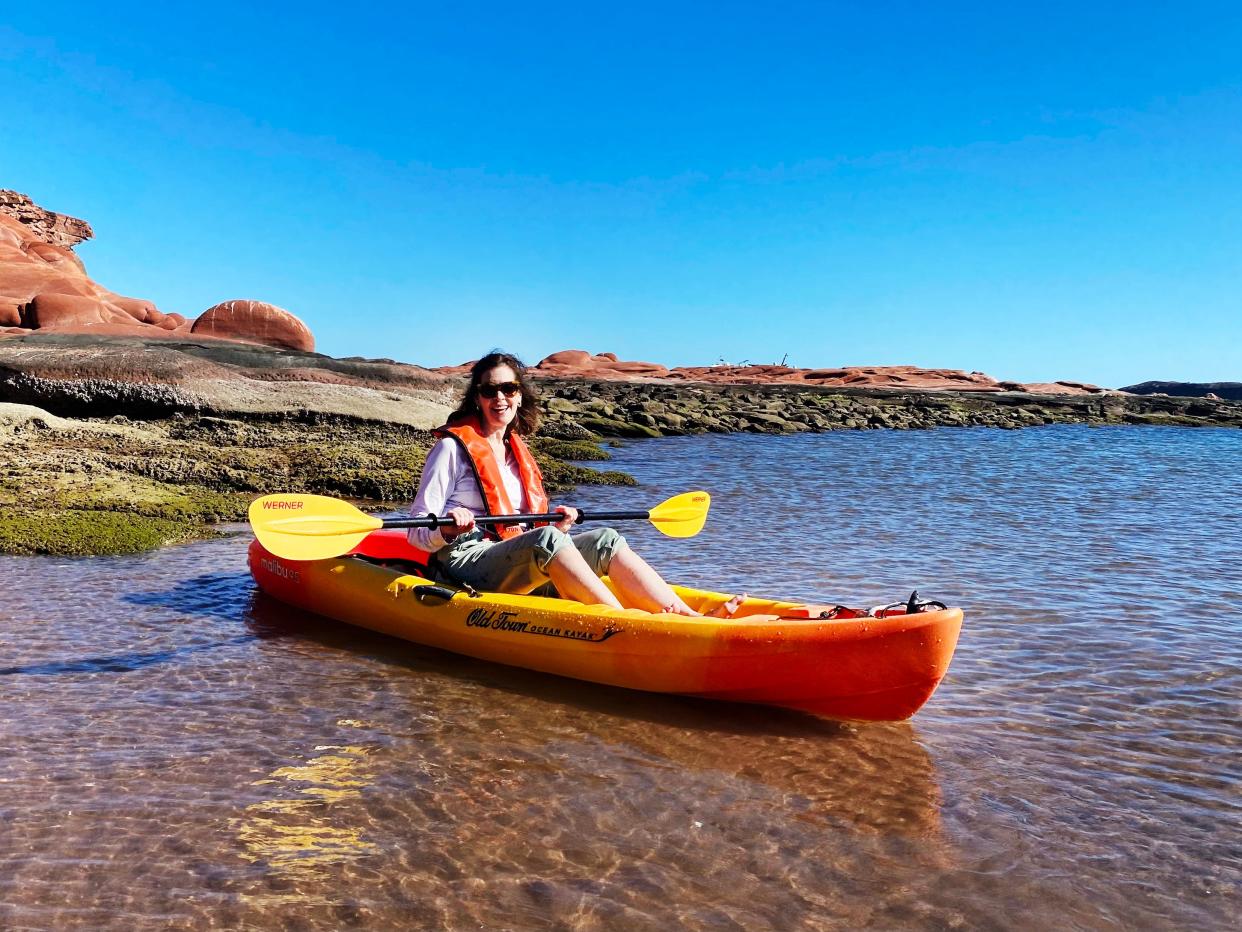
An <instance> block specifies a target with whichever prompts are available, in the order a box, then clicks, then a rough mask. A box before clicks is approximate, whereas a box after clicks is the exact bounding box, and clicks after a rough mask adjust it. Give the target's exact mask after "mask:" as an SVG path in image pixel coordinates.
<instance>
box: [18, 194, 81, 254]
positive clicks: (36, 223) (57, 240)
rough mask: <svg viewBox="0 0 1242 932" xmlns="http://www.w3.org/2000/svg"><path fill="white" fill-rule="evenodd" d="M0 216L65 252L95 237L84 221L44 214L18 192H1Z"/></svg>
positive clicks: (45, 211) (47, 211)
mask: <svg viewBox="0 0 1242 932" xmlns="http://www.w3.org/2000/svg"><path fill="white" fill-rule="evenodd" d="M0 213H5V214H8V215H9V216H10V217H13V218H14V219H16V220H19V221H21V222H22V223H23V224H25V225H26V226H27V227H29V228H30V229H31V230H32V231H33V232H34V234H35V236H36V237H38V238H39V239H40V240H42V241H43V242H45V243H50V244H51V245H53V246H59V247H62V248H64V249H72V248H73V247H74V246H76V245H77V244H78V243H80V242H82V241H83V240H88V239H90V238H91V237H92V236H94V235H95V234H94V232H93V231H92V230H91V225H90V224H89V223H87V222H86V221H85V220H79V219H78V218H77V217H70V216H67V215H65V214H58V213H55V212H54V211H51V210H44V209H43V208H42V207H40V206H39V205H38V204H36V203H35V202H34V201H32V200H31V199H30V198H29V197H27V196H26V195H25V194H20V193H18V192H17V191H8V190H3V189H0ZM74 258H77V257H76V256H75V257H74ZM79 264H81V263H79Z"/></svg>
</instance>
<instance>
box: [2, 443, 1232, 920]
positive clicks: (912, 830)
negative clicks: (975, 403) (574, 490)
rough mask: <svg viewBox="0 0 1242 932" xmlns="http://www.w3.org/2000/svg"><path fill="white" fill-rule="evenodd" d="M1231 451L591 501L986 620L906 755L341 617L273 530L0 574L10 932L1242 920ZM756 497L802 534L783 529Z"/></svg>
mask: <svg viewBox="0 0 1242 932" xmlns="http://www.w3.org/2000/svg"><path fill="white" fill-rule="evenodd" d="M1240 459H1242V432H1236V431H1235V432H1229V431H1188V430H1187V431H1183V430H1159V429H1144V430H1136V431H1121V430H1119V431H1110V430H1103V431H1097V430H1090V429H1085V428H1084V429H1077V428H1075V429H1061V428H1057V429H1050V430H1032V431H1024V432H1018V433H1008V432H1000V431H987V430H977V431H976V430H972V431H953V430H938V431H930V432H922V433H918V434H901V433H894V432H883V431H880V432H862V433H849V434H835V435H826V436H821V437H813V436H803V437H785V438H779V437H715V438H685V439H672V440H668V441H654V442H651V443H649V444H633V445H631V446H629V447H626V448H624V449H622V450H620V451H618V459H617V463H616V465H617V467H618V468H621V469H626V470H629V471H631V472H634V473H635V474H637V475H638V476H639V478H640V479H641V480H642V481H644V482H645V483H646V485H645V486H644V487H641V488H639V489H622V488H608V489H584V490H582V492H581V493H580V495H579V496H577V502H576V503H577V504H581V505H584V506H586V507H593V506H598V505H605V504H606V505H608V506H610V507H617V508H629V507H635V508H639V507H645V506H646V505H648V504H650V501H653V500H660V499H661V498H664V497H667V495H670V494H672V493H674V492H679V491H684V488H685V486H686V481H685V477H686V476H687V475H691V476H695V477H696V482H695V484H699V483H700V482H701V484H702V485H704V486H705V487H707V488H710V489H711V490H712V492H713V499H714V501H713V509H714V515H713V519H712V521H710V522H709V524H708V527H707V528H706V529H705V531H704V532H703V534H702V535H700V537H699V538H696V539H695V541H694V542H692V543H687V542H685V541H672V540H669V539H665V538H661V537H660V536H659V535H658V534H656V533H654V532H653V531H651V530H649V529H645V528H644V527H633V528H630V527H627V528H626V533H627V535H631V536H632V537H633V538H634V540H635V542H636V543H637V544H639V545H640V546H641V547H642V549H643V551H644V553H647V554H649V555H650V557H651V559H652V560H653V561H654V562H655V563H656V564H657V565H658V566H660V567H661V568H662V569H663V570H665V571H666V572H667V573H668V574H669V575H670V576H671V577H673V578H675V579H694V580H701V581H702V582H703V583H704V584H707V585H709V586H710V587H711V588H717V589H730V588H747V589H751V590H754V591H755V592H756V593H758V594H779V595H786V596H791V597H803V596H805V597H813V598H823V599H828V600H841V601H845V602H848V603H851V604H878V603H880V602H885V601H890V600H891V597H892V596H893V595H894V594H903V595H904V594H905V593H906V592H908V591H909V589H910V588H914V587H915V586H917V587H918V588H919V589H920V590H921V591H923V592H924V593H925V594H930V595H934V596H937V597H939V598H941V599H945V600H948V601H952V602H957V603H962V604H964V606H965V608H966V609H967V622H966V627H965V629H964V631H963V637H962V641H961V645H960V647H959V650H958V653H957V656H956V657H955V659H954V662H953V666H952V668H951V669H950V671H949V676H948V677H947V679H946V680H945V683H944V684H943V685H942V687H941V689H940V691H939V692H938V693H937V694H936V696H935V697H933V699H932V701H931V703H930V704H929V705H928V706H926V707H925V708H924V709H923V710H922V711H921V712H920V713H919V715H918V716H917V718H916V719H915V720H914V722H913V723H910V724H897V725H867V726H851V725H840V724H833V723H830V722H825V721H821V720H818V719H815V718H812V717H809V716H805V715H800V714H798V713H794V712H786V711H781V710H772V709H763V708H758V707H750V706H744V705H724V704H716V703H711V702H707V701H704V700H692V699H679V698H673V697H666V696H656V695H646V694H638V693H631V692H626V691H623V690H618V689H611V688H608V687H603V686H594V685H589V684H583V683H578V682H575V681H572V680H564V679H557V678H554V677H549V676H544V675H541V674H534V673H529V672H526V671H522V670H517V669H513V668H507V667H503V666H498V665H493V664H487V663H483V662H480V661H476V660H471V659H469V658H463V657H457V656H453V655H450V654H445V653H441V652H437V651H434V650H431V649H428V648H423V647H418V646H415V645H410V644H405V643H403V642H400V641H395V640H392V639H388V638H384V637H382V636H379V635H375V634H372V633H370V632H365V631H361V630H355V629H351V628H348V627H347V626H344V625H338V624H336V623H332V622H327V621H324V620H318V619H315V618H313V617H311V616H308V615H306V614H305V613H303V612H299V611H296V610H293V609H288V608H286V607H285V606H283V605H280V604H279V603H276V602H273V601H271V600H268V599H264V598H256V595H255V592H254V589H253V587H252V585H251V584H250V582H249V578H248V577H247V576H246V574H245V572H244V569H243V567H244V565H245V547H246V544H247V543H248V541H247V539H246V538H245V537H244V536H237V537H233V538H226V539H223V540H217V541H211V542H207V543H203V544H197V545H192V546H184V547H175V548H170V549H168V550H164V551H160V552H159V553H154V554H148V555H142V556H137V557H123V558H109V559H49V558H30V559H15V558H0V578H2V579H3V580H4V581H5V586H4V588H3V592H2V593H0V670H3V672H4V675H0V743H2V744H3V746H4V747H5V748H6V753H5V754H3V755H0V824H2V830H0V928H5V929H7V928H32V929H111V928H115V929H126V930H130V929H164V928H187V929H200V928H204V929H205V928H306V929H340V928H347V927H351V926H365V927H371V928H446V929H459V928H478V927H482V928H505V929H546V928H563V929H574V930H579V929H581V930H587V929H617V928H624V929H627V930H629V929H637V930H644V929H652V930H656V929H658V930H666V929H669V928H688V929H738V928H746V929H752V928H753V929H759V928H779V929H782V930H786V929H788V930H819V929H824V928H863V927H872V928H885V929H924V928H944V927H961V928H1013V927H1037V928H1044V927H1046V928H1084V929H1095V928H1146V927H1163V928H1197V929H1212V928H1232V925H1233V921H1234V920H1235V919H1236V916H1237V915H1238V914H1239V912H1242V896H1240V894H1239V885H1240V871H1239V865H1238V858H1237V854H1238V851H1237V835H1236V829H1235V826H1236V824H1237V818H1238V814H1239V811H1238V805H1237V798H1238V795H1237V789H1238V774H1237V768H1236V754H1237V748H1238V745H1239V743H1240V742H1242V735H1240V734H1239V725H1238V722H1239V716H1238V696H1239V695H1242V632H1240V631H1239V620H1238V614H1237V611H1236V605H1237V602H1238V599H1239V597H1240V596H1239V593H1238V586H1237V573H1236V568H1237V554H1236V543H1235V541H1236V528H1234V527H1233V526H1232V524H1231V520H1232V518H1231V516H1232V514H1233V507H1234V505H1235V504H1236V502H1235V499H1236V487H1235V484H1234V480H1233V478H1231V477H1233V476H1234V475H1235V474H1236V469H1233V468H1232V465H1233V464H1235V463H1236V462H1238V461H1239V460H1240ZM1067 463H1072V464H1073V469H1072V470H1070V469H1068V468H1067V467H1066V465H1065V464H1067ZM808 467H810V468H808ZM756 488H780V489H781V490H782V494H781V495H780V496H777V497H772V498H771V500H769V501H766V502H765V505H766V507H768V508H770V509H772V510H773V511H774V512H777V513H780V512H781V509H787V513H784V514H781V515H780V517H779V520H778V521H777V524H778V525H780V526H787V527H790V528H801V529H803V531H804V533H802V534H801V535H800V536H799V537H797V538H796V539H795V538H794V537H792V536H791V537H790V538H789V539H788V540H786V539H785V538H783V537H781V536H779V535H774V534H772V533H771V531H770V527H769V526H768V525H765V526H764V527H756V526H755V524H754V522H753V520H750V516H751V515H752V514H753V506H754V490H755V489H756ZM757 581H759V582H757Z"/></svg>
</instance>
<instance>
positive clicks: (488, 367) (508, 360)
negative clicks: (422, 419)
mask: <svg viewBox="0 0 1242 932" xmlns="http://www.w3.org/2000/svg"><path fill="white" fill-rule="evenodd" d="M497 366H508V367H509V368H510V369H512V370H513V374H514V375H515V376H516V377H517V383H518V384H519V385H520V386H522V404H521V405H520V406H519V407H518V409H517V416H516V417H515V418H514V419H513V423H512V424H511V425H509V429H510V430H512V431H514V432H516V433H518V434H521V435H523V436H528V435H530V434H533V433H534V432H535V430H536V429H537V428H538V427H539V418H540V410H539V394H538V393H537V392H536V391H535V389H534V387H533V386H532V384H531V381H530V379H528V378H527V377H526V366H524V365H522V360H520V359H518V358H517V357H516V356H514V355H513V354H512V353H506V352H504V351H503V350H498V349H497V350H492V351H491V352H490V353H488V354H487V355H486V356H484V357H483V358H482V359H480V360H479V361H478V362H476V363H475V364H474V365H473V366H471V367H470V384H469V385H467V386H466V394H465V397H463V398H462V400H461V404H459V405H458V406H457V410H456V411H454V412H453V413H452V414H450V415H449V419H448V422H449V423H450V424H452V423H455V422H456V421H459V420H464V419H466V418H475V419H476V420H478V419H479V383H480V382H482V381H483V376H485V375H487V373H489V372H491V371H492V370H493V369H495V368H496V367H497Z"/></svg>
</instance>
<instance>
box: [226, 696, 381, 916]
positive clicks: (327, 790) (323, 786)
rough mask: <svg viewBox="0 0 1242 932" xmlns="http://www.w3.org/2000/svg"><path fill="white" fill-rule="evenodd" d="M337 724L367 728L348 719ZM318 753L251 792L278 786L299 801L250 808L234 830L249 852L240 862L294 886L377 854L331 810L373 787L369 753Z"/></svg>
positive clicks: (355, 748)
mask: <svg viewBox="0 0 1242 932" xmlns="http://www.w3.org/2000/svg"><path fill="white" fill-rule="evenodd" d="M337 724H338V725H342V726H346V725H356V726H357V727H367V726H365V725H364V724H363V723H354V722H351V721H349V720H347V719H341V720H339V721H338V722H337ZM315 752H316V754H317V755H318V756H316V757H312V758H309V759H308V760H307V761H306V762H305V763H304V764H299V765H292V766H285V767H277V768H276V769H275V770H273V771H272V772H271V775H270V776H268V777H265V778H264V779H261V780H256V781H254V783H253V784H251V785H252V786H257V787H258V786H264V787H265V786H272V785H274V786H276V787H278V788H279V789H281V790H284V791H285V792H294V793H296V794H298V795H296V796H292V797H290V796H282V797H278V798H274V799H267V800H264V801H262V802H257V803H252V804H251V805H249V806H247V807H246V808H245V810H244V815H243V817H242V818H241V819H240V820H238V824H237V829H236V830H237V837H238V839H239V840H240V841H241V843H242V845H243V847H244V849H245V850H244V852H243V854H242V857H244V858H245V859H246V860H248V861H250V862H252V863H261V864H262V865H264V866H265V867H267V868H268V869H269V870H271V871H273V872H275V873H276V874H278V875H281V876H282V877H284V878H285V879H287V880H289V881H291V882H293V883H295V884H297V883H301V884H305V883H307V882H316V881H322V880H323V879H324V875H323V871H322V868H324V867H326V866H328V865H335V864H340V863H341V862H343V861H346V860H349V859H351V858H357V857H362V856H364V855H368V854H374V853H376V852H377V850H378V849H377V847H376V846H375V845H374V844H372V843H370V842H368V841H367V840H366V836H365V832H364V830H363V829H362V828H361V827H359V826H356V825H348V824H346V825H341V824H338V822H339V821H340V812H341V808H340V807H338V806H334V805H333V804H335V803H341V802H344V801H345V800H350V799H358V798H359V797H360V796H361V795H362V790H363V788H365V787H366V786H368V785H369V780H370V778H371V777H372V773H371V771H370V769H369V767H368V766H367V760H366V758H367V756H368V755H369V754H370V749H368V748H366V747H364V746H362V745H336V744H328V745H317V746H316V747H315ZM300 896H301V894H285V895H284V896H277V895H273V894H267V895H265V896H264V897H262V898H261V900H262V902H265V903H269V904H270V903H275V902H280V901H284V900H285V899H286V898H291V899H292V900H294V901H296V900H297V899H298V898H299V897H300Z"/></svg>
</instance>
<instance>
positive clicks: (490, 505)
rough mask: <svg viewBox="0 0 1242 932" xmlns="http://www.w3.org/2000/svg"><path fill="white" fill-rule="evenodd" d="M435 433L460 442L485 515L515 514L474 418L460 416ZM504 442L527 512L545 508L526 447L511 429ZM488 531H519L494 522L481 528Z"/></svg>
mask: <svg viewBox="0 0 1242 932" xmlns="http://www.w3.org/2000/svg"><path fill="white" fill-rule="evenodd" d="M434 433H435V435H436V436H437V437H453V438H454V439H455V440H457V442H458V443H460V444H461V445H462V449H464V450H465V451H466V456H467V458H468V459H469V460H470V467H471V469H473V470H474V478H475V481H476V482H478V484H479V491H480V492H482V493H483V501H484V503H485V504H486V506H487V513H488V514H489V515H515V514H518V510H517V509H516V508H515V507H513V503H512V502H510V501H509V493H508V492H507V491H506V490H505V483H504V480H503V479H502V478H501V477H500V464H499V463H497V462H496V456H495V454H494V453H492V447H491V444H489V443H488V442H487V439H486V438H485V437H484V436H483V435H482V434H481V433H480V432H479V427H478V423H477V422H476V421H475V419H474V418H464V419H462V420H459V421H456V422H450V423H448V424H445V425H444V426H443V427H441V428H439V429H437V430H436V431H435V432H434ZM505 443H506V444H507V445H508V447H509V450H510V451H511V452H512V453H513V459H514V460H515V461H516V462H517V468H518V476H519V477H520V478H521V480H522V490H523V491H524V492H525V493H526V504H527V506H528V507H529V508H530V510H531V512H533V513H535V514H543V513H545V512H547V510H548V494H547V493H546V492H545V491H544V490H543V473H541V472H540V471H539V465H538V464H537V463H536V462H535V458H534V457H533V456H532V455H531V452H530V448H529V447H527V446H526V443H525V441H523V440H522V438H521V437H519V436H518V435H517V434H515V433H514V432H513V431H509V433H508V434H506V435H505ZM484 530H485V531H486V532H487V533H488V534H490V535H494V536H496V537H499V538H500V539H501V540H505V539H507V538H510V537H516V536H517V535H518V534H521V533H522V528H521V527H520V526H519V525H516V524H496V525H492V526H491V527H489V528H485V529H484Z"/></svg>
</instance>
